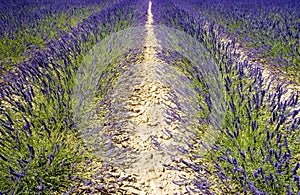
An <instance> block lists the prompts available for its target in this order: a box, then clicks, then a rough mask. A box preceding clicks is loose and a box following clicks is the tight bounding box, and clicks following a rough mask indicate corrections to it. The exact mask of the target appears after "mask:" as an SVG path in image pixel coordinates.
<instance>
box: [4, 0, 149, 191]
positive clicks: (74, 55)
mask: <svg viewBox="0 0 300 195" xmlns="http://www.w3.org/2000/svg"><path fill="white" fill-rule="evenodd" d="M135 3H136V2H132V1H131V2H130V3H129V2H128V1H125V0H124V1H120V2H118V3H116V4H114V5H111V6H109V7H108V8H107V9H106V10H102V11H101V12H99V13H98V14H94V15H93V16H91V17H89V18H88V19H86V20H85V21H84V22H83V23H81V24H79V25H78V26H77V27H76V28H74V29H73V30H72V32H69V33H64V34H63V35H62V36H61V37H60V38H59V39H58V40H52V41H51V42H49V43H48V44H47V47H46V48H44V49H39V50H37V51H36V52H35V53H33V54H32V58H31V59H29V60H28V62H24V63H23V64H20V65H17V68H16V69H14V70H12V71H7V72H5V74H4V75H3V78H2V80H1V90H0V95H1V108H0V111H1V126H0V130H1V131H0V133H1V138H0V139H1V141H0V143H1V144H0V145H1V147H0V161H1V165H2V166H1V169H0V170H1V174H0V175H1V176H0V180H1V185H0V191H2V192H1V193H4V194H6V193H10V194H18V193H21V192H23V193H42V192H44V193H49V192H53V191H63V190H64V189H65V188H66V187H67V186H68V185H69V183H72V178H73V176H75V175H76V170H77V169H78V165H79V164H80V163H81V162H82V159H84V158H87V157H88V156H90V155H89V154H87V153H84V150H85V149H84V147H83V143H82V141H81V140H80V139H79V137H78V136H77V132H76V131H77V129H76V126H77V124H76V123H74V121H73V114H74V113H72V104H73V103H72V94H73V92H72V90H73V85H74V77H75V76H76V71H77V70H78V68H79V67H80V66H81V61H82V59H83V57H84V55H85V54H86V53H87V51H88V50H89V49H90V48H91V47H92V46H93V45H95V44H96V43H97V41H99V40H101V39H103V38H104V37H105V36H107V35H109V34H111V33H113V32H115V31H117V30H119V29H122V28H127V27H129V26H134V25H138V24H139V22H143V15H142V14H143V13H140V12H138V11H136V12H135V14H131V11H132V10H134V9H136V4H135Z"/></svg>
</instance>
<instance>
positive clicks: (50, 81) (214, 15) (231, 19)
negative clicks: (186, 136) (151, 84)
mask: <svg viewBox="0 0 300 195" xmlns="http://www.w3.org/2000/svg"><path fill="white" fill-rule="evenodd" d="M54 2H55V3H54V4H52V3H51V4H50V3H45V2H31V3H29V2H26V3H24V2H22V3H21V1H18V2H17V3H9V1H8V2H7V3H6V4H2V5H1V6H2V7H1V10H0V13H1V20H0V22H1V24H4V25H0V26H1V28H0V32H1V38H0V40H1V43H0V44H2V45H1V48H0V49H1V50H3V51H4V52H0V54H1V55H2V54H3V55H4V56H0V58H1V68H3V70H1V71H2V73H1V79H0V85H1V89H0V124H1V126H0V194H1V193H2V194H9V193H10V194H20V193H28V194H50V193H56V194H62V193H66V194H72V193H76V191H77V190H81V192H82V193H111V194H113V193H115V191H113V189H108V185H109V184H108V183H105V178H106V177H109V176H107V175H103V174H104V172H105V170H107V169H108V167H107V166H108V165H107V166H106V165H103V169H102V170H101V169H100V170H99V172H98V173H95V174H93V173H88V172H85V171H86V170H88V169H89V168H88V167H89V166H92V165H91V164H93V161H97V158H96V157H94V156H93V153H91V152H90V151H89V150H88V149H87V148H86V147H85V143H84V141H83V140H82V139H81V137H80V135H79V134H78V133H79V132H78V127H79V126H80V125H81V124H76V121H74V116H76V115H78V113H74V111H75V110H74V106H76V104H78V102H74V99H73V98H74V96H73V95H74V94H73V93H74V91H73V90H74V86H76V84H78V83H76V82H78V80H76V77H77V76H78V75H77V73H78V71H79V70H81V68H82V66H89V63H94V62H89V61H88V60H86V61H84V58H85V57H86V56H92V57H91V61H93V59H92V58H93V54H90V50H91V49H92V48H93V47H94V46H95V45H96V44H97V43H98V42H99V41H101V40H103V39H104V38H105V37H108V36H110V35H112V34H113V33H115V32H118V31H121V30H124V29H128V28H131V27H135V26H144V25H145V23H146V14H147V6H148V1H147V0H131V1H129V0H115V1H97V0H95V1H84V3H79V2H75V3H74V2H73V1H63V2H60V1H54ZM152 2H153V6H152V13H153V16H154V21H155V26H164V27H170V28H172V29H176V30H179V31H183V32H185V33H187V34H188V35H190V36H191V37H192V38H193V39H195V40H197V41H198V43H201V44H202V45H203V46H204V47H205V48H206V49H207V51H208V53H209V54H210V55H208V56H206V57H207V59H206V61H205V60H204V62H207V64H193V62H191V61H190V59H188V58H186V57H185V56H184V54H182V53H180V52H179V51H183V50H182V49H181V48H178V50H177V51H173V50H169V49H167V48H162V50H161V51H159V53H158V57H159V58H161V59H162V60H163V61H165V62H167V63H168V64H170V65H172V66H176V67H178V68H179V69H180V70H182V74H185V75H187V77H188V78H190V79H191V80H192V83H193V87H194V88H195V91H197V92H198V95H197V96H198V97H197V100H198V103H199V105H197V106H198V107H199V108H201V110H202V111H201V112H199V113H198V115H199V118H200V119H201V120H200V121H199V129H194V133H196V134H198V135H197V136H198V137H199V139H197V140H192V139H191V141H190V142H188V143H187V144H186V145H187V148H186V149H184V153H186V154H187V155H189V156H190V159H191V162H187V161H185V160H182V159H181V160H180V162H181V164H178V165H177V166H178V167H177V168H176V169H179V170H182V168H187V169H192V170H193V171H194V172H195V173H196V175H195V178H193V179H192V181H188V182H187V181H186V180H188V179H186V178H183V179H182V181H174V182H175V183H176V184H178V185H184V184H186V183H190V184H192V186H189V187H187V189H188V190H189V191H190V192H191V193H195V194H235V193H237V194H238V193H241V194H243V193H252V194H296V193H297V192H298V191H300V180H299V175H300V173H299V166H300V163H299V161H300V159H299V154H300V148H299V147H297V146H298V145H299V144H300V143H299V142H300V139H299V129H300V115H299V112H300V111H299V107H300V101H299V92H298V91H294V92H292V93H290V92H288V91H287V86H288V85H289V81H286V80H284V79H278V78H277V77H274V76H272V75H267V76H263V74H262V71H263V68H262V66H263V64H259V63H253V61H251V60H248V59H244V60H240V59H241V58H240V56H241V54H240V53H238V52H236V51H237V50H238V49H239V47H240V46H242V47H243V48H247V49H248V50H249V51H251V52H250V54H251V55H252V56H251V57H253V56H254V57H255V58H257V60H259V61H263V60H265V61H266V62H268V64H269V65H272V66H274V67H279V68H282V69H284V70H286V71H288V72H289V73H290V74H291V75H293V76H294V78H295V77H296V76H297V71H299V51H298V49H297V45H299V40H298V38H297V37H299V35H298V31H299V16H298V15H297V14H299V13H298V12H297V8H299V3H297V2H296V1H287V2H286V4H280V3H278V2H277V3H274V4H271V5H272V6H265V3H259V2H254V3H247V2H246V1H238V2H237V1H233V0H232V1H217V0H211V1H200V0H185V1H177V0H165V1H160V0H153V1H152ZM21 7H22V8H23V9H21ZM38 8H39V9H38ZM40 8H41V9H40ZM3 10H4V11H3ZM16 10H19V12H16ZM220 10H223V11H222V12H221V11H220ZM256 10H259V13H258V12H256ZM295 10H296V11H295ZM15 12H16V13H15ZM246 13H247V14H246ZM261 15H262V16H266V17H262V16H261ZM295 18H296V20H295ZM20 21H22V22H20ZM270 24H271V25H270ZM272 24H274V25H272ZM254 26H256V27H255V28H253V27H254ZM286 27H288V28H286ZM43 28H44V29H47V30H44V31H42V30H41V29H43ZM154 32H155V33H156V36H157V39H158V40H160V39H167V36H166V37H162V36H161V35H162V34H161V33H163V32H164V31H161V32H159V31H154ZM21 34H23V35H22V36H20V35H21ZM277 35H280V36H277ZM174 38H176V39H179V38H178V37H174ZM223 39H227V41H223ZM169 41H172V40H169ZM174 41H175V40H174ZM106 47H109V46H106ZM179 47H180V46H179ZM13 48H15V49H18V51H16V50H14V49H13ZM104 49H106V48H104ZM173 49H174V48H173ZM26 50H28V52H27V51H26ZM175 50H176V49H175ZM245 51H246V50H245ZM139 52H141V48H138V49H135V50H132V51H128V52H127V53H126V54H124V55H120V56H118V55H117V56H112V60H111V61H110V64H109V65H108V66H107V69H106V70H104V72H103V74H101V76H100V77H99V78H98V79H99V82H98V85H99V86H97V87H98V90H99V91H98V92H97V94H96V96H97V98H99V100H97V101H101V99H102V98H104V97H106V96H107V95H108V94H109V93H108V92H109V90H110V89H111V88H112V85H113V84H114V83H113V82H111V81H113V80H114V79H115V78H116V77H117V76H118V75H119V74H118V73H120V72H121V71H122V70H121V69H122V67H124V66H126V65H129V64H130V63H133V62H132V61H130V60H126V59H127V58H128V57H129V58H133V59H134V58H135V56H137V55H138V53H139ZM200 56H201V58H202V57H203V54H202V55H201V54H199V58H200ZM94 57H95V56H94ZM9 58H11V60H9ZM133 61H134V60H133ZM83 62H85V64H84V65H82V63H83ZM212 62H213V63H215V64H216V65H217V69H218V70H215V72H213V73H212V75H207V74H208V73H207V72H203V70H206V69H205V68H204V69H203V68H200V67H201V66H202V67H205V65H206V66H210V65H211V64H212ZM255 65H257V67H256V66H255ZM264 65H267V64H264ZM11 67H13V68H11ZM8 68H9V69H11V70H7V69H8ZM209 69H213V68H211V67H210V68H207V70H209ZM209 76H211V77H209ZM214 86H217V87H216V88H214ZM218 90H220V91H218ZM83 93H89V92H83ZM83 95H86V94H83ZM106 98H107V97H106ZM82 99H83V98H82ZM79 100H80V98H79ZM180 152H182V151H180ZM99 166H100V165H99ZM170 168H172V167H170ZM173 168H174V167H173ZM114 182H115V183H117V182H122V181H121V180H118V181H113V180H112V183H110V184H112V185H114ZM81 187H83V188H82V189H80V188H81Z"/></svg>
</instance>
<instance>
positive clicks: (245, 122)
mask: <svg viewBox="0 0 300 195" xmlns="http://www.w3.org/2000/svg"><path fill="white" fill-rule="evenodd" d="M191 2H193V3H194V4H192V6H191V4H190V3H191ZM226 2H227V1H226ZM226 2H225V3H226ZM234 3H236V1H230V4H229V5H228V9H225V11H224V12H225V13H226V14H227V15H226V14H222V13H217V12H215V7H214V5H215V6H216V7H217V8H219V7H220V6H224V7H222V8H226V6H225V5H224V4H223V3H221V2H218V1H208V2H205V3H204V2H203V1H183V2H182V1H180V2H179V1H176V0H170V1H164V2H160V1H153V4H154V5H156V6H155V7H153V15H154V21H156V25H160V26H167V27H172V28H175V29H178V30H182V31H184V32H186V33H188V34H190V35H191V36H193V37H194V38H196V39H198V40H199V41H200V42H201V43H202V44H203V45H204V46H205V47H206V48H207V49H208V50H209V52H210V53H211V55H212V58H213V60H214V61H215V62H216V63H217V64H218V67H219V71H220V73H221V74H220V79H219V80H217V81H219V82H220V83H219V84H220V85H222V86H225V93H224V95H222V92H221V91H220V95H219V96H218V98H219V100H218V101H219V103H220V104H222V102H224V103H225V108H224V110H219V111H218V112H221V113H222V119H221V120H222V125H221V127H217V126H213V127H212V128H213V129H214V130H213V132H212V133H211V134H210V135H209V136H212V137H214V138H215V139H213V141H212V140H210V141H209V142H208V141H206V142H205V140H207V138H206V137H205V136H206V135H205V134H202V133H201V132H200V131H199V136H200V137H202V138H203V139H202V140H203V142H202V143H199V144H202V145H203V148H206V150H207V153H203V151H201V150H200V149H197V148H195V146H190V148H189V149H187V151H186V152H187V153H190V154H191V156H193V160H192V162H191V163H187V162H183V164H185V166H187V167H189V168H191V169H193V170H194V171H196V172H197V173H198V176H196V179H195V180H194V181H192V182H193V184H194V188H191V189H190V191H191V192H194V193H202V194H214V193H221V194H233V193H252V194H296V193H297V192H299V190H300V181H299V174H300V173H299V166H300V163H299V160H300V159H299V152H300V150H299V147H298V145H299V142H300V139H299V129H300V116H299V105H300V103H299V91H293V92H292V93H291V94H287V86H288V85H289V82H288V81H286V80H285V79H279V80H278V78H277V77H276V76H274V75H267V76H263V74H262V71H263V68H262V65H261V64H258V63H253V62H252V61H250V59H244V60H243V61H242V60H240V58H239V56H240V54H239V53H236V52H234V51H235V49H236V48H237V46H238V44H236V43H237V42H238V40H239V41H240V40H243V38H245V37H243V36H244V34H243V33H237V32H239V31H238V30H240V29H237V31H234V32H235V33H236V35H235V36H230V35H231V34H230V33H232V32H233V31H232V26H231V25H234V24H236V22H237V21H244V20H245V19H244V18H247V17H246V16H245V17H242V18H240V19H239V20H237V19H236V17H237V16H236V17H234V22H235V23H234V24H231V23H230V22H232V21H231V20H230V21H229V23H230V24H227V25H226V26H223V25H224V24H223V23H218V22H214V19H216V18H219V17H225V16H228V17H230V16H231V15H235V14H237V13H232V12H231V11H232V9H234V8H236V7H235V6H233V8H232V7H230V5H233V4H234ZM237 5H238V6H242V5H243V6H244V5H247V6H248V7H247V8H249V9H250V10H252V9H254V8H253V7H251V6H253V5H252V3H250V4H247V3H246V2H244V1H242V2H241V1H239V3H237ZM255 5H256V4H255ZM257 6H258V5H257ZM204 7H205V8H206V9H207V10H206V11H204V12H202V11H203V9H204ZM266 7H267V6H265V7H263V6H260V7H259V9H260V10H261V13H262V12H263V13H264V12H266V13H267V14H268V15H271V14H272V13H273V14H275V12H274V10H276V9H279V8H278V6H277V5H275V6H274V7H275V8H276V9H275V8H274V9H273V7H272V6H268V8H266ZM286 7H287V6H286ZM291 9H292V8H291ZM247 10H248V9H247ZM289 10H290V9H284V6H283V8H282V10H280V12H279V13H277V14H280V13H281V14H284V15H282V16H285V15H287V14H288V13H289V12H288V11H289ZM227 12H228V13H227ZM207 13H210V14H207ZM211 13H214V14H211ZM229 13H231V15H229ZM250 13H252V12H250ZM292 13H294V12H292ZM238 14H239V16H240V15H242V14H244V15H246V12H245V11H244V10H241V9H239V12H238ZM208 15H213V16H214V17H209V16H208ZM215 15H217V16H216V17H215ZM253 17H254V16H253ZM288 18H290V17H288ZM288 18H286V19H285V20H286V22H287V24H285V25H291V26H292V27H293V28H294V27H295V25H294V22H292V23H291V24H290V23H288V21H289V19H288ZM291 18H292V16H291ZM283 19H284V18H283ZM257 20H258V21H259V20H263V18H262V17H256V21H257ZM251 22H254V24H256V22H255V21H252V20H251V19H249V21H248V24H249V23H251ZM242 25H243V24H241V26H242ZM261 25H264V24H261ZM281 26H282V25H281V24H278V27H280V28H281ZM241 28H242V27H241ZM261 28H266V26H263V27H261ZM296 28H298V27H297V26H296V27H295V29H290V30H291V32H292V33H291V34H290V36H289V38H288V39H292V41H291V42H288V43H287V44H289V45H290V46H291V47H290V48H295V47H296V45H294V44H297V43H296V42H297V40H295V37H294V36H297V33H298V32H297V31H295V30H296ZM235 30H236V29H235ZM268 31H269V32H270V34H271V35H270V36H275V35H276V33H278V32H277V31H272V30H271V29H269V30H268ZM245 32H248V31H245ZM284 32H286V31H284ZM272 33H275V34H272ZM287 35H288V33H287V34H285V33H283V35H282V36H287ZM228 36H229V38H231V39H230V40H229V41H227V42H224V41H222V38H228ZM239 36H241V37H239ZM251 36H253V42H252V43H253V44H255V43H256V44H258V42H260V43H261V44H264V42H261V39H262V37H261V34H260V33H257V32H256V31H255V33H253V34H252V35H251ZM157 38H158V39H159V37H157ZM268 40H270V41H272V42H271V43H270V44H272V43H273V41H275V40H274V39H268ZM249 44H251V43H249ZM293 45H294V47H292V46H293ZM281 46H282V47H287V46H286V44H281ZM251 47H254V48H257V47H256V45H252V46H251ZM264 49H265V48H264ZM263 51H264V52H268V50H263ZM163 53H168V55H162V56H163V59H165V60H166V61H170V64H178V63H179V64H183V65H184V64H185V65H184V66H185V67H186V68H185V69H186V70H187V71H188V72H190V74H192V75H194V79H196V80H198V81H197V82H198V86H200V87H202V96H203V95H205V93H204V92H206V94H207V93H208V94H210V93H212V92H213V89H208V91H207V90H204V89H205V88H203V86H204V87H205V86H207V83H209V82H215V81H216V80H215V79H210V80H209V79H203V77H202V76H201V75H203V72H199V71H198V70H197V65H194V66H196V67H194V68H193V67H191V66H190V65H189V62H188V61H187V60H182V59H180V58H179V59H178V58H176V57H174V56H176V55H174V54H172V52H171V53H170V52H169V51H167V50H166V51H163ZM255 54H260V53H259V52H258V53H255ZM270 55H271V54H270ZM169 56H172V57H171V60H170V59H168V58H170V57H169ZM199 56H200V55H199ZM298 56H299V54H298ZM257 57H258V58H259V57H262V58H264V57H265V56H264V55H261V56H260V55H258V56H257ZM273 57H276V56H273ZM292 57H293V55H292ZM289 59H290V58H289ZM292 60H293V61H294V62H295V60H296V61H297V60H298V57H296V58H292ZM255 65H257V66H256V67H255ZM281 65H282V68H284V67H285V64H279V65H277V66H279V67H280V66H281ZM291 66H294V67H295V69H293V71H295V72H294V73H295V74H297V71H296V70H297V67H296V65H292V64H291ZM195 75H198V76H195ZM200 89H201V88H200ZM203 90H204V91H203ZM198 91H199V90H198ZM200 95H201V94H200ZM212 98H215V97H214V96H211V97H209V99H210V100H206V101H201V102H200V104H201V105H202V107H203V108H206V109H204V110H203V113H202V115H201V116H202V117H203V119H204V120H206V123H203V125H202V129H209V128H211V127H209V126H210V124H212V123H211V121H212V120H218V119H213V118H212V117H215V116H218V115H213V114H212V113H211V111H213V110H214V109H213V108H214V107H216V106H218V105H216V104H213V103H214V102H216V101H215V100H214V99H212ZM207 109H209V111H210V112H207ZM179 166H180V165H179ZM212 176H213V177H212ZM216 177H217V178H216Z"/></svg>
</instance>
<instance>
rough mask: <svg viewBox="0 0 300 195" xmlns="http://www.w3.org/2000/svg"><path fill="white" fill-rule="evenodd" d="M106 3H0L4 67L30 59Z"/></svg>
mask: <svg viewBox="0 0 300 195" xmlns="http://www.w3.org/2000/svg"><path fill="white" fill-rule="evenodd" d="M106 4H107V3H106ZM106 6H107V5H105V2H102V3H97V2H96V1H94V2H93V1H82V2H70V1H67V2H59V1H54V2H43V1H40V2H34V3H29V2H27V1H16V2H13V1H6V2H3V3H1V6H0V15H1V18H0V26H1V27H0V59H1V61H0V64H1V68H2V69H4V70H6V69H7V68H10V67H12V66H13V64H16V63H21V62H22V60H25V61H26V60H28V59H29V58H30V56H31V54H32V52H33V51H34V50H36V49H39V48H44V47H45V46H46V44H47V42H48V41H49V40H51V39H54V38H57V37H58V36H60V35H61V34H62V33H63V32H68V31H70V30H71V29H72V28H73V27H76V25H77V24H79V23H81V22H82V20H83V19H86V18H88V17H89V16H90V15H92V14H93V13H94V12H99V11H100V9H104V8H105V7H106Z"/></svg>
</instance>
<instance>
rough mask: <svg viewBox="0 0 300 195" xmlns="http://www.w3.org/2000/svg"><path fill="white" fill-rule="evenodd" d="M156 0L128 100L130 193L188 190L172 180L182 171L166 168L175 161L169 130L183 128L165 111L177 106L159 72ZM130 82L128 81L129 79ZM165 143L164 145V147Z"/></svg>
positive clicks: (127, 186)
mask: <svg viewBox="0 0 300 195" xmlns="http://www.w3.org/2000/svg"><path fill="white" fill-rule="evenodd" d="M151 6H152V2H151V1H149V8H148V20H147V23H146V26H145V27H146V31H147V34H146V37H145V43H144V45H145V47H144V48H145V49H144V60H143V61H142V63H141V64H138V65H134V66H136V68H133V69H132V70H136V72H135V71H133V73H132V74H133V75H134V76H131V77H130V78H132V79H133V80H134V81H132V82H129V83H138V84H137V85H132V87H133V89H132V93H131V94H130V97H129V99H128V101H127V106H126V107H127V109H128V110H129V117H130V119H129V124H130V125H129V126H128V127H126V128H128V129H131V132H132V135H131V136H129V139H128V140H127V141H126V142H122V144H123V146H124V145H125V147H130V148H131V149H132V151H134V152H133V153H131V158H130V159H131V161H129V162H128V160H124V162H123V166H121V167H120V168H121V169H123V171H124V173H125V175H127V176H128V175H130V177H131V178H134V179H133V182H127V183H126V181H125V182H124V183H125V184H124V186H122V189H123V190H124V191H126V194H153V195H154V194H155V195H159V194H175V193H178V194H180V193H182V192H184V190H183V189H182V188H181V187H179V186H178V185H175V184H174V183H173V182H172V180H178V179H179V177H178V174H179V171H174V170H166V168H165V167H164V166H163V165H164V164H169V163H171V162H172V159H171V157H170V156H169V155H168V153H167V150H166V149H163V148H164V147H165V146H169V145H171V143H172V142H174V140H173V139H172V138H171V135H169V134H167V133H166V130H169V131H171V132H174V131H176V129H178V128H179V126H180V122H179V121H178V120H174V121H169V124H168V123H167V121H166V118H165V115H166V114H165V113H166V108H167V107H168V106H172V107H176V105H175V104H174V103H173V102H172V101H171V100H170V94H171V93H173V91H172V89H171V88H170V86H168V85H166V84H163V83H162V82H161V81H160V78H159V76H158V75H157V71H158V69H159V65H160V64H163V63H164V62H162V61H160V60H159V59H158V58H156V57H155V53H156V51H155V49H154V48H155V47H156V48H159V44H158V43H157V40H156V38H155V35H154V29H153V27H152V23H153V16H152V13H151ZM127 82H128V81H127ZM160 146H162V147H160Z"/></svg>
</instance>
